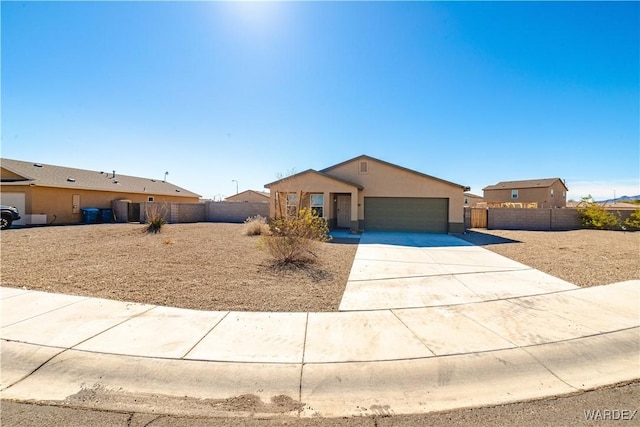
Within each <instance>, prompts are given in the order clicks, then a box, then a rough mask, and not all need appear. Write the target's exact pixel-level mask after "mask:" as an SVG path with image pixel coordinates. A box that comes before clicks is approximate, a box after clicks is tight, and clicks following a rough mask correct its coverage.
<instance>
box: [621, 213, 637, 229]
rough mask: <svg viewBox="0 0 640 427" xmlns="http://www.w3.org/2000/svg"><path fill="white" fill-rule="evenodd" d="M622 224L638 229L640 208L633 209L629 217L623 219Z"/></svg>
mask: <svg viewBox="0 0 640 427" xmlns="http://www.w3.org/2000/svg"><path fill="white" fill-rule="evenodd" d="M624 225H626V226H627V227H629V228H630V229H633V230H640V209H636V210H635V211H633V212H632V213H631V215H630V216H629V218H627V219H626V220H625V221H624Z"/></svg>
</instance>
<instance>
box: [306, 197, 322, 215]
mask: <svg viewBox="0 0 640 427" xmlns="http://www.w3.org/2000/svg"><path fill="white" fill-rule="evenodd" d="M323 206H324V194H311V195H310V196H309V207H310V208H311V211H312V212H315V213H316V214H317V215H318V216H319V217H320V218H322V217H323Z"/></svg>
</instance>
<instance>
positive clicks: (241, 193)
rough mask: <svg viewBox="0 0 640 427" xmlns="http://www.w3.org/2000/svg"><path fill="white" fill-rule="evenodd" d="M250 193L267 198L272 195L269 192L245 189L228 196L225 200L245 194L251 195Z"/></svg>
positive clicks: (241, 196) (239, 197)
mask: <svg viewBox="0 0 640 427" xmlns="http://www.w3.org/2000/svg"><path fill="white" fill-rule="evenodd" d="M250 194H254V195H256V196H259V197H264V198H265V199H267V200H268V199H269V197H270V195H269V193H266V192H264V191H255V190H245V191H242V192H240V193H238V194H234V195H233V196H229V197H226V198H225V200H234V199H241V198H243V197H244V196H245V195H250Z"/></svg>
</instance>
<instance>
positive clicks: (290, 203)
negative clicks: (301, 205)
mask: <svg viewBox="0 0 640 427" xmlns="http://www.w3.org/2000/svg"><path fill="white" fill-rule="evenodd" d="M287 216H289V217H295V216H298V195H297V194H295V193H291V194H287Z"/></svg>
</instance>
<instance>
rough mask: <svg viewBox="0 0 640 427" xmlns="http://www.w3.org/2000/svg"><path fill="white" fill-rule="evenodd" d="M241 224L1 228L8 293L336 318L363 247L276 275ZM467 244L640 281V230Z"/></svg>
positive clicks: (591, 281) (324, 251)
mask: <svg viewBox="0 0 640 427" xmlns="http://www.w3.org/2000/svg"><path fill="white" fill-rule="evenodd" d="M242 229H243V225H242V224H222V223H197V224H168V225H166V226H164V227H163V229H162V232H161V233H160V234H155V235H153V234H146V233H144V226H143V225H140V224H97V225H81V226H58V227H41V228H22V229H18V228H16V229H9V230H4V231H3V232H2V234H1V238H2V252H1V261H2V262H1V268H2V271H1V275H2V285H3V286H10V287H26V288H28V289H36V290H43V291H49V292H59V293H66V294H73V295H86V296H94V297H101V298H109V299H117V300H122V301H134V302H141V303H147V304H156V305H166V306H174V307H182V308H192V309H199V310H237V311H289V312H295V311H301V312H307V311H336V310H337V309H338V306H339V304H340V299H341V298H342V294H343V292H344V288H345V286H346V282H347V278H348V276H349V271H350V269H351V265H352V263H353V257H354V255H355V251H356V248H357V246H356V245H353V244H341V243H322V244H321V246H320V250H319V251H318V253H317V260H316V262H314V263H313V264H311V265H309V266H308V267H305V268H292V269H286V270H283V269H278V268H274V267H273V266H272V263H271V260H270V258H269V256H268V255H267V253H266V252H265V251H264V250H262V249H260V248H259V247H258V243H259V240H260V239H259V237H255V236H254V237H248V236H244V235H242ZM462 237H463V238H464V239H466V240H468V241H470V242H473V243H476V244H480V245H482V246H483V247H484V248H486V249H489V250H491V251H494V252H497V253H499V254H502V255H504V256H507V257H509V258H512V259H514V260H517V261H519V262H522V263H524V264H526V265H529V266H531V267H534V268H537V269H539V270H542V271H544V272H547V273H549V274H551V275H553V276H556V277H559V278H562V279H564V280H567V281H569V282H571V283H574V284H576V285H579V286H593V285H601V284H607V283H613V282H618V281H623V280H629V279H638V278H640V256H639V254H640V232H636V233H629V232H627V233H623V232H613V231H596V230H576V231H567V232H535V231H498V230H491V231H487V230H474V231H470V232H468V233H467V234H465V235H464V236H462Z"/></svg>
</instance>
